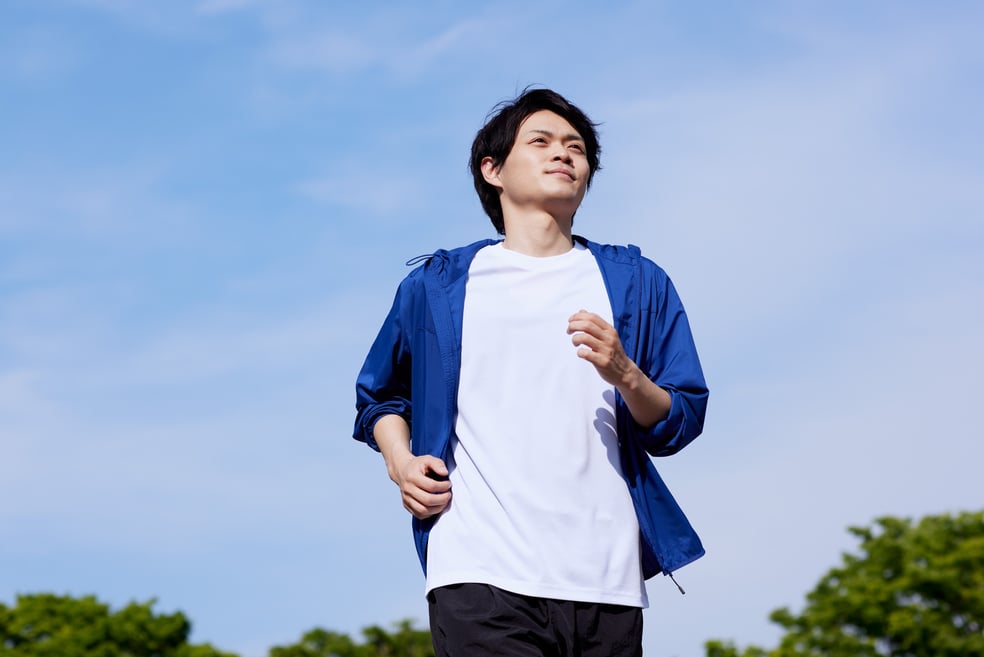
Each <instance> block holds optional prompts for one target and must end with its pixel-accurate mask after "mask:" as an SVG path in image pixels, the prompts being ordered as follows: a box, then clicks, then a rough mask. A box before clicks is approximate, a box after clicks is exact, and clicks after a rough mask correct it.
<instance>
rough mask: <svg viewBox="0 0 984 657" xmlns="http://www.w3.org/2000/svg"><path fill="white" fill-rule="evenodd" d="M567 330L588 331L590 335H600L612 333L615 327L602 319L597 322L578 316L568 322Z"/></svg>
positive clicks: (573, 331) (572, 331)
mask: <svg viewBox="0 0 984 657" xmlns="http://www.w3.org/2000/svg"><path fill="white" fill-rule="evenodd" d="M567 332H568V333H576V332H582V333H590V334H591V335H595V336H598V337H601V336H603V335H608V334H611V335H614V333H615V329H614V328H613V327H612V326H611V325H610V324H607V323H605V322H604V320H602V321H601V322H600V323H599V322H596V321H592V320H589V319H584V318H580V319H574V320H571V321H570V322H568V324H567Z"/></svg>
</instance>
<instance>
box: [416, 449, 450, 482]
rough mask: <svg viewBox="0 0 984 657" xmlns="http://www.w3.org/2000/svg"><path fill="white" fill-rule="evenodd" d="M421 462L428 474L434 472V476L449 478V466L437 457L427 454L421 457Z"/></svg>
mask: <svg viewBox="0 0 984 657" xmlns="http://www.w3.org/2000/svg"><path fill="white" fill-rule="evenodd" d="M420 462H421V463H422V464H423V465H424V467H425V468H426V470H427V471H428V472H433V473H434V474H436V475H438V476H441V477H447V476H448V466H447V465H445V463H444V461H442V460H441V459H439V458H437V457H436V456H430V455H429V454H425V455H424V456H421V457H420Z"/></svg>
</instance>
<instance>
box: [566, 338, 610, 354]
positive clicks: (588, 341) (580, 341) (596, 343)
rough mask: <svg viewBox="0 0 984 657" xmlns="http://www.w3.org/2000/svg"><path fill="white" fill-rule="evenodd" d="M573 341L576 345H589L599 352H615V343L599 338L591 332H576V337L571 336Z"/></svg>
mask: <svg viewBox="0 0 984 657" xmlns="http://www.w3.org/2000/svg"><path fill="white" fill-rule="evenodd" d="M571 343H572V344H573V345H574V346H575V347H587V348H588V349H590V350H592V351H597V352H599V353H609V354H610V353H614V351H615V347H614V344H613V343H611V342H609V341H607V340H602V339H599V338H597V337H595V336H593V335H591V334H589V333H576V334H574V337H572V338H571Z"/></svg>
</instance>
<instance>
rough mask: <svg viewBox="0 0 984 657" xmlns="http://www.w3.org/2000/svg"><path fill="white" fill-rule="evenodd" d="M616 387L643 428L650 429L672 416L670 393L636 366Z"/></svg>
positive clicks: (633, 417) (633, 416) (637, 422)
mask: <svg viewBox="0 0 984 657" xmlns="http://www.w3.org/2000/svg"><path fill="white" fill-rule="evenodd" d="M615 387H616V388H618V391H619V393H620V394H621V395H622V399H623V400H625V405H626V406H627V407H628V408H629V413H630V414H631V415H632V419H634V420H635V421H636V424H638V425H639V426H641V427H644V428H646V429H648V428H650V427H652V426H654V425H655V424H656V423H657V422H660V421H662V420H665V419H666V417H667V416H668V415H669V414H670V405H671V403H672V400H671V399H670V393H668V392H666V390H663V389H662V388H660V387H659V386H658V385H656V384H655V383H653V382H652V380H650V379H649V377H647V376H646V374H645V373H644V372H643V371H642V370H640V369H639V368H638V367H636V366H634V364H633V367H632V368H630V370H629V371H628V372H626V374H625V376H624V377H623V378H622V381H620V382H619V383H617V384H616V385H615Z"/></svg>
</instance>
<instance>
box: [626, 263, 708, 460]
mask: <svg viewBox="0 0 984 657" xmlns="http://www.w3.org/2000/svg"><path fill="white" fill-rule="evenodd" d="M653 268H654V270H655V271H654V273H653V275H652V276H651V277H648V280H646V281H645V283H644V286H643V289H644V300H645V301H646V302H647V305H648V307H643V308H642V313H641V315H642V317H641V326H640V331H639V336H638V343H637V346H638V349H639V353H638V358H637V360H636V362H637V364H639V365H640V367H642V369H643V370H644V371H646V373H647V374H648V375H649V378H650V379H651V380H652V381H653V382H654V383H656V385H658V386H660V387H661V388H663V389H664V390H666V391H667V392H668V393H669V395H670V400H671V404H670V412H669V414H668V415H667V417H666V418H665V419H664V420H662V421H660V422H657V423H656V424H655V425H654V426H652V427H650V428H645V427H641V426H639V425H638V424H636V423H634V422H633V423H632V424H633V434H634V437H635V439H636V440H638V441H640V442H641V444H642V445H643V447H644V448H645V450H646V451H647V452H648V453H649V454H651V455H653V456H669V455H671V454H675V453H676V452H679V451H680V450H681V449H683V448H684V447H686V446H687V445H688V444H690V442H691V441H693V440H694V438H696V437H697V436H699V435H700V433H701V431H703V428H704V414H705V412H706V409H707V397H708V389H707V384H706V383H705V381H704V373H703V370H702V369H701V365H700V360H699V359H698V357H697V348H696V346H695V345H694V339H693V335H692V333H691V331H690V322H689V321H688V320H687V314H686V312H685V311H684V309H683V303H682V302H681V301H680V297H679V295H678V294H677V292H676V289H675V288H674V286H673V283H672V282H671V281H670V279H669V277H668V276H667V275H666V273H665V272H663V270H661V269H659V268H658V267H656V266H655V265H653ZM647 284H648V285H647Z"/></svg>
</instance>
